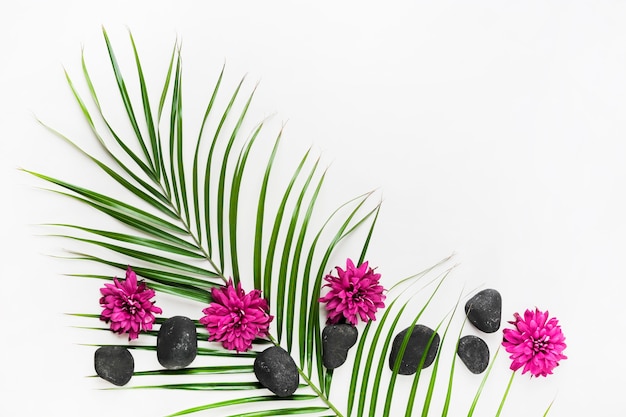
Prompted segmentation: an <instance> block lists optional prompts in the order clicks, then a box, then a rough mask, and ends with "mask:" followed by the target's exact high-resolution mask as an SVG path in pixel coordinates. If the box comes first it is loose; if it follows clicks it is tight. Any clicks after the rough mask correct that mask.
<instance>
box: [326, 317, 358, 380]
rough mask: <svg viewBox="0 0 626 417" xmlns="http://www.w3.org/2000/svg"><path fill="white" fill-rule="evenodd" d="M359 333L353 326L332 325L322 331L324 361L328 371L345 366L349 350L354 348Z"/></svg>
mask: <svg viewBox="0 0 626 417" xmlns="http://www.w3.org/2000/svg"><path fill="white" fill-rule="evenodd" d="M358 336H359V331H358V330H357V329H356V327H354V326H352V325H351V324H332V325H329V326H326V327H324V330H323V331H322V348H323V350H322V361H323V363H324V366H325V367H326V369H335V368H338V367H340V366H341V365H343V364H344V362H345V361H346V359H347V358H348V350H349V349H350V348H351V347H352V346H354V344H355V343H356V339H357V337H358Z"/></svg>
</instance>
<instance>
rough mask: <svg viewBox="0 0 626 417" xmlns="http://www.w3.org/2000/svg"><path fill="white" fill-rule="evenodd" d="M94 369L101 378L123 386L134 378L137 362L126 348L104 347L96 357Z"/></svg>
mask: <svg viewBox="0 0 626 417" xmlns="http://www.w3.org/2000/svg"><path fill="white" fill-rule="evenodd" d="M94 367H95V368H96V373H97V374H98V376H99V377H100V378H102V379H104V380H105V381H109V382H110V383H111V384H114V385H118V386H122V385H126V384H127V383H128V381H130V378H131V377H132V376H133V372H134V370H135V360H134V359H133V355H131V354H130V352H129V351H128V349H126V348H125V347H124V346H102V347H99V348H98V349H97V350H96V353H95V355H94Z"/></svg>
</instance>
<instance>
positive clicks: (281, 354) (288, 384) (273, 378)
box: [254, 346, 300, 397]
mask: <svg viewBox="0 0 626 417" xmlns="http://www.w3.org/2000/svg"><path fill="white" fill-rule="evenodd" d="M254 374H255V375H256V378H257V380H258V381H259V382H260V383H261V385H263V386H264V387H265V388H267V389H269V390H270V391H272V392H273V393H274V394H276V395H277V396H279V397H289V396H290V395H292V394H293V393H294V392H295V391H296V389H297V388H298V384H299V383H300V376H299V375H298V368H297V367H296V363H295V362H294V361H293V359H292V358H291V356H289V353H287V351H286V350H285V349H283V348H281V347H279V346H272V347H270V348H267V349H265V350H264V351H263V352H261V353H259V354H258V355H257V357H256V359H255V360H254Z"/></svg>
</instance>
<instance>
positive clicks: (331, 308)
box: [319, 259, 385, 325]
mask: <svg viewBox="0 0 626 417" xmlns="http://www.w3.org/2000/svg"><path fill="white" fill-rule="evenodd" d="M336 269H337V275H339V276H338V277H335V276H332V275H330V274H329V275H326V277H325V278H324V279H325V280H326V281H328V284H326V285H324V287H330V291H329V292H328V294H326V295H325V296H324V297H322V298H320V299H319V301H320V302H323V303H326V310H327V311H328V320H327V322H328V323H329V324H335V323H339V322H340V321H342V319H345V320H346V321H347V322H348V323H350V324H353V325H356V324H357V321H358V320H359V317H360V318H361V321H364V322H366V321H369V320H376V310H378V309H379V308H383V307H385V303H383V301H384V300H385V295H384V294H383V291H384V290H385V289H384V288H383V287H382V285H379V284H378V280H379V279H380V274H375V273H374V270H373V269H372V268H368V263H367V262H363V263H362V264H361V265H359V267H358V268H356V267H355V266H354V263H353V262H352V260H351V259H348V260H347V261H346V270H345V271H344V270H343V269H341V268H340V267H336Z"/></svg>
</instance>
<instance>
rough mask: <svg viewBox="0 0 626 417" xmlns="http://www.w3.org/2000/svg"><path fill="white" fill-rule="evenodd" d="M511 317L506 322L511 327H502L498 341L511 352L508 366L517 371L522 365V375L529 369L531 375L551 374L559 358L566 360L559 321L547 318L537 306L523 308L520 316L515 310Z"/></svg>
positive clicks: (563, 339) (563, 337)
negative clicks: (511, 326)
mask: <svg viewBox="0 0 626 417" xmlns="http://www.w3.org/2000/svg"><path fill="white" fill-rule="evenodd" d="M514 317H515V321H510V322H509V323H510V324H512V325H513V326H514V327H515V328H514V329H504V341H503V342H502V346H504V348H505V349H506V351H507V352H508V353H510V354H511V356H510V358H511V360H512V361H513V362H512V363H511V369H512V370H513V371H517V370H518V369H519V368H521V367H524V369H523V370H522V374H525V373H526V372H528V371H530V373H531V374H532V375H534V376H547V375H549V374H552V370H553V369H554V368H556V367H557V366H559V361H560V360H561V359H567V356H565V355H563V353H562V352H563V350H564V349H565V348H566V344H565V336H563V332H561V326H559V321H558V320H557V319H556V318H555V317H552V318H551V319H548V312H547V311H546V312H545V313H544V312H541V311H539V309H535V311H534V312H532V311H530V310H526V312H525V313H524V317H523V318H522V317H521V316H520V315H519V314H518V313H515V314H514Z"/></svg>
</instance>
